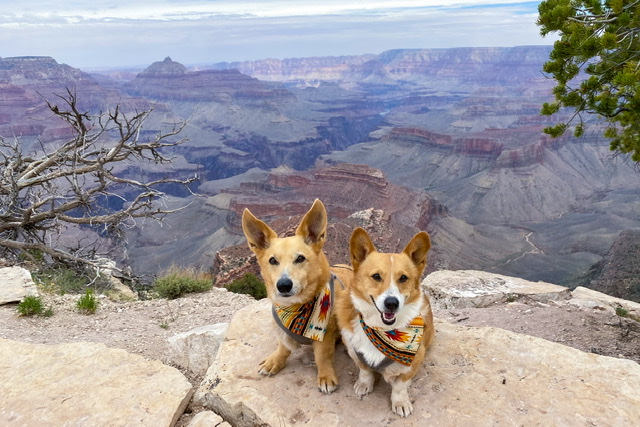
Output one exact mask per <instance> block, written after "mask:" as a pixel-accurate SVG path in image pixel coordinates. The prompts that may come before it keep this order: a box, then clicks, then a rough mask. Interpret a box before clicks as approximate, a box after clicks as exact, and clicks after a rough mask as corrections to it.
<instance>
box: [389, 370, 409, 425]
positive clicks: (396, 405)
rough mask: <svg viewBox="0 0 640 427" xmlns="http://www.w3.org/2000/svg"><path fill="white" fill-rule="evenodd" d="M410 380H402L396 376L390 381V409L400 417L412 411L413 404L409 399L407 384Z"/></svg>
mask: <svg viewBox="0 0 640 427" xmlns="http://www.w3.org/2000/svg"><path fill="white" fill-rule="evenodd" d="M410 384H411V380H406V381H404V380H403V379H402V378H400V377H396V378H395V379H394V380H393V381H392V382H391V409H392V410H393V412H394V413H395V414H397V415H400V416H401V417H407V416H409V415H410V414H411V412H413V405H412V404H411V399H409V385H410Z"/></svg>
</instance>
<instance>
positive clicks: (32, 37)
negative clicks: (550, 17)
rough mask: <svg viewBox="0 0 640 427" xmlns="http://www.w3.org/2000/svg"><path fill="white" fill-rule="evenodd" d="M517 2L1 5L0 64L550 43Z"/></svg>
mask: <svg viewBox="0 0 640 427" xmlns="http://www.w3.org/2000/svg"><path fill="white" fill-rule="evenodd" d="M538 3H539V2H523V1H517V0H493V1H491V0H489V1H481V0H433V1H417V0H366V1H356V0H330V1H313V0H263V1H260V0H252V1H246V2H245V1H238V0H102V1H100V0H97V1H96V0H93V1H87V0H65V1H53V0H2V2H1V4H0V57H11V56H51V57H53V58H54V59H56V61H58V62H59V63H65V64H68V65H70V66H72V67H77V68H81V69H83V70H92V69H106V68H127V67H131V68H136V67H146V66H148V65H149V64H151V63H153V62H155V61H161V60H163V59H164V58H165V57H167V56H170V57H171V58H172V59H173V60H174V61H177V62H180V63H182V64H184V65H187V66H189V65H197V64H209V63H216V62H233V61H246V60H256V59H265V58H278V59H283V58H299V57H311V56H341V55H360V54H367V53H373V54H378V53H381V52H383V51H385V50H388V49H409V48H412V49H415V48H448V47H478V46H488V47H493V46H519V45H542V44H551V43H552V42H553V38H550V37H547V38H542V37H541V36H540V34H539V29H538V27H537V26H536V24H535V22H536V18H537V7H538Z"/></svg>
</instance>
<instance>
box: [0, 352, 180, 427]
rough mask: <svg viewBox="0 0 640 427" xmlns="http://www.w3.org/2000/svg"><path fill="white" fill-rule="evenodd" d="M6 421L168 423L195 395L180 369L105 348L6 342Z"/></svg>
mask: <svg viewBox="0 0 640 427" xmlns="http://www.w3.org/2000/svg"><path fill="white" fill-rule="evenodd" d="M0 360H2V363H0V396H1V397H0V424H1V425H16V426H18V425H20V426H45V425H50V426H62V425H65V426H87V425H103V426H106V425H109V426H131V425H148V426H170V425H173V424H174V423H175V422H176V421H177V419H178V418H179V417H180V416H181V415H182V413H183V411H184V408H185V407H186V405H187V404H188V402H189V399H190V397H191V391H192V387H191V384H190V383H189V381H187V379H186V378H185V377H184V376H183V375H182V374H181V373H180V372H179V371H178V370H176V369H175V368H172V367H169V366H166V365H163V364H162V363H160V362H159V361H148V360H145V359H144V358H143V357H141V356H138V355H132V354H130V353H127V352H126V351H124V350H120V349H110V348H107V347H106V346H105V345H104V344H96V343H70V344H58V345H42V344H27V343H22V342H17V341H11V340H5V339H0Z"/></svg>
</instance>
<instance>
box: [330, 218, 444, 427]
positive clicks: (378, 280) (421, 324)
mask: <svg viewBox="0 0 640 427" xmlns="http://www.w3.org/2000/svg"><path fill="white" fill-rule="evenodd" d="M430 246H431V242H430V239H429V235H428V234H427V233H426V232H424V231H423V232H420V233H418V234H416V235H415V236H414V237H413V239H411V241H410V242H409V244H408V245H407V246H406V247H405V248H404V250H403V251H402V252H401V253H398V254H387V253H380V252H378V251H377V250H376V248H375V247H374V245H373V243H372V242H371V239H370V238H369V235H368V234H367V232H366V231H365V230H363V229H362V228H357V229H356V230H354V232H353V234H352V235H351V240H350V253H351V263H352V265H353V272H352V274H349V273H346V272H345V270H342V271H339V270H336V273H337V274H338V276H339V277H340V279H341V281H342V282H344V283H345V284H346V292H339V293H338V299H337V301H336V317H337V319H338V325H339V327H340V332H341V334H342V341H343V342H344V344H345V346H346V347H347V351H348V352H349V355H350V356H351V358H352V359H353V360H354V361H355V362H356V364H357V365H358V367H359V368H360V372H359V375H358V380H357V381H356V383H355V385H354V389H355V392H356V395H357V396H358V397H359V398H362V397H363V396H365V395H367V394H368V393H369V392H371V391H372V390H373V385H374V380H375V373H376V372H378V373H380V374H382V376H383V378H384V379H385V381H386V382H388V383H389V384H390V385H391V388H392V390H391V408H392V410H393V412H395V413H396V414H398V415H400V416H403V417H406V416H408V415H409V414H411V412H412V411H413V406H412V404H411V400H410V398H409V393H408V387H409V385H410V383H411V378H413V377H414V376H415V374H416V373H417V371H418V369H419V367H420V365H421V364H422V362H423V360H424V357H425V353H426V350H427V348H428V347H429V345H430V344H431V341H432V339H433V335H434V327H433V315H432V312H431V306H430V304H429V299H428V297H427V296H426V295H425V294H424V293H423V292H422V291H421V289H420V277H421V275H422V272H423V270H424V268H425V266H426V262H427V251H428V250H429V248H430Z"/></svg>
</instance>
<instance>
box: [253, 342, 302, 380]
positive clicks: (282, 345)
mask: <svg viewBox="0 0 640 427" xmlns="http://www.w3.org/2000/svg"><path fill="white" fill-rule="evenodd" d="M294 348H296V343H295V342H294V341H293V340H292V339H291V338H289V337H287V336H286V335H284V333H283V334H282V335H281V336H280V337H278V348H277V349H276V351H274V352H273V353H271V354H270V355H269V357H267V358H266V359H265V360H263V361H262V362H261V363H260V369H259V370H258V372H260V373H261V374H262V375H275V374H277V373H278V372H280V370H281V369H282V368H284V365H285V364H286V363H287V359H288V358H289V355H290V354H291V350H292V349H294Z"/></svg>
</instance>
